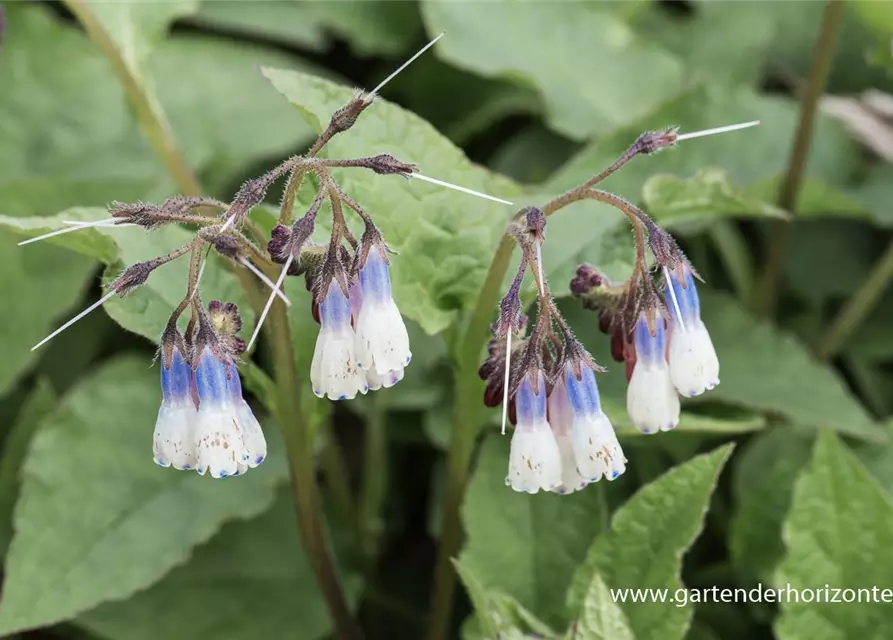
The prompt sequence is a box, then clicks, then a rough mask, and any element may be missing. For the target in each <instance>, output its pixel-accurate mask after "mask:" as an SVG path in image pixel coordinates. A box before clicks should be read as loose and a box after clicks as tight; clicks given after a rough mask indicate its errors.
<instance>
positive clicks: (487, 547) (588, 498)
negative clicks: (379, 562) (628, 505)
mask: <svg viewBox="0 0 893 640" xmlns="http://www.w3.org/2000/svg"><path fill="white" fill-rule="evenodd" d="M510 439H511V438H510V436H498V435H497V436H492V437H490V438H487V439H486V440H485V441H484V444H483V447H482V449H481V452H480V456H479V457H478V461H477V467H476V470H475V474H474V478H473V479H472V481H471V485H470V486H469V489H468V495H467V496H466V498H465V504H464V506H463V509H462V517H463V521H464V523H465V530H466V532H467V535H468V537H467V541H466V545H465V548H464V549H463V550H462V553H461V554H460V556H459V558H460V560H461V562H462V564H463V565H464V566H466V567H468V568H469V570H471V571H473V572H474V575H475V576H477V578H478V580H479V581H480V582H481V584H482V585H483V586H484V587H485V588H486V589H488V590H492V589H498V590H501V591H504V592H505V593H510V594H511V595H512V596H513V597H515V598H516V599H517V600H518V602H519V603H521V604H522V605H523V606H525V607H527V608H528V609H530V610H531V611H533V612H534V613H535V614H537V615H539V616H541V617H542V618H543V620H545V621H546V622H547V623H550V622H561V621H563V613H564V593H565V591H566V589H567V586H568V584H570V579H571V575H572V573H573V571H574V568H575V567H576V566H577V565H578V564H579V563H580V562H581V561H582V560H583V558H584V557H585V555H586V549H587V548H589V545H590V543H591V542H592V538H593V537H594V536H595V535H597V534H598V533H599V532H600V531H601V530H602V529H603V527H604V525H605V520H606V517H607V513H606V507H605V504H604V501H603V499H602V494H601V490H600V488H599V485H594V486H590V487H589V488H587V489H586V490H584V491H579V492H576V493H573V494H570V495H566V496H561V495H558V494H554V493H543V494H537V495H534V496H531V495H527V494H520V493H515V492H513V491H511V490H510V489H508V488H507V487H506V486H505V476H506V470H507V469H508V459H509V441H510ZM618 482H620V480H618Z"/></svg>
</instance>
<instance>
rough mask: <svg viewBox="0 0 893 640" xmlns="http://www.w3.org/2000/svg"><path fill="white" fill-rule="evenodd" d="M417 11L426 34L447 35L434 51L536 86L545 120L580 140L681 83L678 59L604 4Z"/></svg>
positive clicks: (649, 107) (445, 6) (636, 114)
mask: <svg viewBox="0 0 893 640" xmlns="http://www.w3.org/2000/svg"><path fill="white" fill-rule="evenodd" d="M422 12H423V15H424V18H425V23H426V25H427V26H428V31H429V32H430V33H436V32H439V31H446V32H447V33H448V34H449V35H448V36H447V37H446V38H444V40H443V41H442V42H441V43H439V44H438V49H437V54H438V55H439V56H441V57H443V58H444V59H445V60H447V61H448V62H450V63H452V64H454V65H456V66H458V67H461V68H464V69H468V70H470V71H474V72H476V73H479V74H481V75H484V76H487V77H504V78H510V79H513V80H515V81H517V82H519V83H521V84H526V85H531V86H533V87H534V88H535V89H537V90H538V91H539V92H540V94H541V95H542V100H543V101H544V103H545V105H546V112H547V114H548V119H549V123H550V125H551V126H552V127H553V128H555V130H557V131H559V132H560V133H562V134H564V135H566V136H568V137H570V138H574V139H577V140H582V139H586V138H589V137H591V136H593V135H598V134H605V133H609V132H611V131H613V130H615V129H616V128H618V127H621V126H624V125H628V124H629V123H631V122H635V121H636V119H638V118H641V117H644V116H646V115H648V114H649V113H651V112H653V111H655V110H656V109H657V108H658V107H659V106H660V105H661V104H662V103H663V102H665V101H666V100H667V99H669V98H670V97H672V96H675V95H677V94H678V93H679V92H680V90H681V89H682V87H683V86H684V70H683V67H682V65H681V64H680V63H679V61H678V59H676V58H675V57H674V56H672V55H671V54H669V53H667V52H666V51H664V50H662V49H660V48H659V47H656V46H654V45H652V44H649V43H648V42H647V41H644V40H639V39H637V37H636V35H635V34H634V33H633V32H632V30H631V29H630V28H629V27H628V26H627V25H626V24H625V23H624V22H623V21H622V20H620V19H619V18H618V17H617V16H615V15H614V14H613V13H612V12H611V11H610V9H609V8H607V7H602V6H598V5H590V4H588V3H582V2H561V3H532V2H485V3H476V4H468V3H453V2H433V1H426V2H423V3H422ZM532 43H535V46H532Z"/></svg>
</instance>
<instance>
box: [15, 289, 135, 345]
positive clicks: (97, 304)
mask: <svg viewBox="0 0 893 640" xmlns="http://www.w3.org/2000/svg"><path fill="white" fill-rule="evenodd" d="M117 293H118V292H117V291H116V290H115V289H112V290H111V291H109V292H108V293H107V294H105V295H104V296H102V297H101V298H100V299H99V300H97V301H96V302H94V303H93V304H91V305H90V306H89V307H87V308H86V309H84V310H83V311H81V312H80V313H79V314H77V315H76V316H75V317H73V318H72V319H71V320H69V321H68V322H66V323H65V324H63V325H62V326H61V327H59V328H58V329H56V330H55V331H53V332H52V333H51V334H50V335H48V336H47V337H46V338H44V339H43V340H41V341H40V342H38V343H37V344H36V345H34V346H33V347H31V351H34V350H35V349H38V348H40V347H42V346H43V345H45V344H46V343H47V342H49V341H50V340H52V339H53V338H55V337H56V336H58V335H59V334H60V333H62V332H63V331H65V330H66V329H67V328H68V327H70V326H71V325H73V324H74V323H75V322H77V321H78V320H80V319H81V318H83V317H84V316H86V315H87V314H89V313H90V312H91V311H95V310H96V309H98V308H99V307H101V306H102V305H103V304H105V302H106V301H107V300H109V299H110V298H111V297H112V296H114V295H115V294H117Z"/></svg>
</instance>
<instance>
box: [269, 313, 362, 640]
mask: <svg viewBox="0 0 893 640" xmlns="http://www.w3.org/2000/svg"><path fill="white" fill-rule="evenodd" d="M265 328H266V329H267V331H268V332H269V338H270V343H271V344H272V345H275V346H274V348H273V349H271V351H272V356H273V369H274V373H275V376H274V377H275V380H276V411H277V416H276V419H277V423H278V424H279V425H280V427H281V428H282V435H283V437H284V439H285V448H286V452H287V454H288V465H289V470H290V472H291V473H290V476H291V493H292V500H293V502H294V506H295V512H296V513H297V516H298V528H299V530H300V533H301V539H302V541H303V543H304V550H305V552H306V555H307V561H308V563H309V564H310V567H311V568H312V569H313V573H314V575H315V576H316V581H317V584H318V585H319V588H320V590H321V591H322V593H323V596H324V597H325V601H326V605H327V606H328V609H329V615H330V617H331V618H332V623H333V626H334V627H335V636H336V637H337V638H339V639H341V640H358V639H360V638H362V637H363V634H362V631H361V630H360V628H359V626H357V624H356V622H355V621H354V619H353V616H352V615H351V612H350V608H349V607H348V605H347V600H346V599H345V597H344V592H343V591H342V589H341V583H340V580H339V578H338V573H337V571H336V569H335V566H334V564H333V562H332V554H331V551H330V549H329V545H328V541H327V539H326V535H325V532H324V531H323V522H322V517H321V515H320V514H321V510H320V505H319V495H318V492H317V485H316V477H315V475H316V473H315V468H316V467H315V465H314V461H313V447H312V444H311V434H310V430H309V429H308V426H309V425H308V424H307V421H306V420H305V419H304V416H303V415H302V413H301V406H300V404H301V394H300V393H298V392H297V389H299V384H298V373H297V369H296V367H295V359H294V349H293V348H292V346H293V343H292V337H291V328H290V327H289V324H288V316H287V315H286V309H285V305H284V304H283V303H282V301H281V300H278V299H277V300H276V302H274V303H273V307H272V309H271V310H270V316H269V319H268V320H267V325H266V327H265Z"/></svg>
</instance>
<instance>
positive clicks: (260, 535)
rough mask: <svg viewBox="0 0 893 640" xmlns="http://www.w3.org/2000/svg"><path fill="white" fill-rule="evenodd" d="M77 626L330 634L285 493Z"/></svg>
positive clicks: (247, 634)
mask: <svg viewBox="0 0 893 640" xmlns="http://www.w3.org/2000/svg"><path fill="white" fill-rule="evenodd" d="M265 464H266V463H265ZM255 471H256V470H254V471H251V473H254V472H255ZM249 475H250V474H249ZM246 477H247V476H246ZM230 498H231V499H235V496H234V495H232V493H231V492H230ZM343 583H344V587H345V590H346V592H347V594H348V597H349V599H350V600H354V599H355V594H356V593H357V591H358V587H359V580H358V579H357V578H356V576H355V575H352V574H348V575H347V576H346V579H345V580H344V581H343ZM76 623H77V624H78V625H79V626H81V627H84V628H86V629H88V630H89V631H91V632H93V633H95V634H97V635H98V636H99V637H102V638H108V639H109V640H155V639H156V638H168V639H169V640H188V639H190V638H195V637H196V636H201V637H219V638H226V639H227V640H256V639H257V638H301V639H302V640H303V639H306V640H313V639H314V638H319V637H322V636H324V635H326V634H327V633H328V632H329V631H330V630H331V623H330V621H329V616H328V614H327V612H326V607H325V603H324V601H323V599H322V595H321V594H320V592H319V589H318V588H317V586H316V581H315V579H314V576H313V573H312V571H311V570H310V567H309V566H308V564H307V559H306V556H305V554H304V551H303V549H302V547H301V544H300V536H299V535H298V527H297V522H296V521H295V514H294V510H293V507H292V504H291V500H290V499H289V497H288V495H287V493H286V492H285V491H280V492H279V493H278V497H277V499H276V501H275V503H274V506H273V508H272V509H270V510H269V511H268V512H267V513H264V514H263V515H261V516H259V517H257V518H255V519H253V520H251V521H250V522H233V523H228V524H226V525H225V526H224V527H223V528H222V529H221V530H220V532H219V533H218V534H217V535H216V536H214V537H213V538H211V540H210V542H208V543H207V544H205V545H203V546H200V547H198V548H196V549H195V552H194V554H193V556H192V558H191V559H190V560H189V562H187V563H186V564H184V565H182V566H180V567H177V568H175V569H174V570H173V571H171V572H170V573H169V574H168V575H167V576H166V577H165V578H164V579H163V580H161V581H160V582H158V583H157V584H155V585H154V586H152V587H151V588H150V589H148V590H146V591H142V592H140V593H137V594H136V595H134V596H132V597H131V598H129V599H128V600H125V601H123V602H114V603H107V604H103V605H101V606H100V607H97V608H96V609H94V610H92V611H89V612H87V613H83V614H81V615H80V616H78V618H77V620H76Z"/></svg>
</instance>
